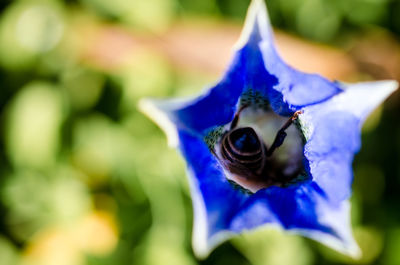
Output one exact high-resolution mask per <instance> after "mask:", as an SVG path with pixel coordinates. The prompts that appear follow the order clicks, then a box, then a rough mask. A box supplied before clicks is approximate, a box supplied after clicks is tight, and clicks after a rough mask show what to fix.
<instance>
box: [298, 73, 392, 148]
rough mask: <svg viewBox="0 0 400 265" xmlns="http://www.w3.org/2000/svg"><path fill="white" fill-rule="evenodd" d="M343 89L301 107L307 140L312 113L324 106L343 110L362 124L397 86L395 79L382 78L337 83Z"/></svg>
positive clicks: (312, 128) (334, 109) (310, 129)
mask: <svg viewBox="0 0 400 265" xmlns="http://www.w3.org/2000/svg"><path fill="white" fill-rule="evenodd" d="M339 85H340V86H341V88H342V89H343V90H344V91H343V92H342V93H340V94H338V95H336V96H333V97H332V98H330V99H329V100H327V101H325V102H323V103H319V104H316V105H310V106H307V107H305V108H304V109H303V113H302V114H301V115H299V122H300V123H301V124H302V128H303V133H304V135H305V137H306V140H308V139H309V138H310V137H311V135H312V134H313V132H314V126H313V122H312V118H313V113H314V112H317V113H318V111H319V110H320V109H321V107H323V108H324V111H330V110H332V111H345V112H349V113H351V114H353V115H355V116H356V117H357V118H358V119H360V127H361V126H362V124H363V122H364V121H365V119H366V118H367V117H368V115H369V114H370V113H371V112H372V111H373V110H374V109H375V108H377V107H378V106H379V105H380V104H381V103H382V102H383V101H385V99H386V98H388V97H389V96H390V94H392V93H393V92H394V91H396V89H397V88H398V86H399V83H398V82H397V81H395V80H382V81H374V82H361V83H355V84H347V83H339Z"/></svg>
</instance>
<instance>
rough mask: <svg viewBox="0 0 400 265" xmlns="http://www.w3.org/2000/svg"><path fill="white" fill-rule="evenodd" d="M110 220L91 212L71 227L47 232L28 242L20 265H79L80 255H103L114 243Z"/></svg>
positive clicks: (104, 215) (112, 221)
mask: <svg viewBox="0 0 400 265" xmlns="http://www.w3.org/2000/svg"><path fill="white" fill-rule="evenodd" d="M116 231H117V228H116V224H115V221H114V219H113V217H112V216H111V215H110V214H108V213H106V212H92V213H89V214H88V215H87V216H85V217H83V218H82V219H80V220H78V221H77V222H76V223H75V224H74V225H71V226H61V227H53V228H48V229H47V230H44V231H42V232H41V233H39V234H38V235H37V236H36V237H34V238H33V240H32V241H31V242H30V244H29V245H28V247H27V248H26V249H25V252H24V253H23V262H22V264H23V265H54V264H57V265H81V264H84V254H86V253H90V254H93V255H98V256H101V255H107V254H109V253H110V252H111V251H113V250H114V248H115V246H116V245H117V242H118V236H117V232H116Z"/></svg>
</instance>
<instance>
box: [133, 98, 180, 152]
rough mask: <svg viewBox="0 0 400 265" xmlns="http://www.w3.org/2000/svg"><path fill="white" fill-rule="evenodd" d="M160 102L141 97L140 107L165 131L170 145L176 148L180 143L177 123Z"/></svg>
mask: <svg viewBox="0 0 400 265" xmlns="http://www.w3.org/2000/svg"><path fill="white" fill-rule="evenodd" d="M160 102H161V101H160ZM160 102H157V101H156V100H150V99H141V100H140V101H139V104H138V108H139V110H140V111H141V112H142V113H144V114H145V115H146V116H148V117H149V118H150V119H151V120H153V121H154V122H155V123H156V124H157V125H158V126H159V127H160V128H161V129H162V130H163V131H164V133H165V134H166V136H167V140H168V146H170V147H175V148H176V147H178V143H179V139H178V131H177V129H176V126H175V124H173V123H172V121H171V120H170V119H169V117H168V115H167V114H166V112H165V111H164V110H163V108H162V107H161V106H160V105H161V103H160Z"/></svg>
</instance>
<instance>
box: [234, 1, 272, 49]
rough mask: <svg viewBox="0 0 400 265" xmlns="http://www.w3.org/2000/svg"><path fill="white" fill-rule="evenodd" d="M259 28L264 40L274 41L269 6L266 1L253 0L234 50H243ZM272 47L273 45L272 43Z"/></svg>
mask: <svg viewBox="0 0 400 265" xmlns="http://www.w3.org/2000/svg"><path fill="white" fill-rule="evenodd" d="M256 26H258V27H259V33H260V34H261V38H262V39H263V40H270V41H273V32H272V26H271V24H270V20H269V16H268V11H267V6H266V5H265V3H264V0H252V1H251V3H250V6H249V8H248V10H247V15H246V20H245V24H244V27H243V30H242V33H241V34H240V37H239V40H238V41H237V42H236V44H235V45H234V46H233V50H235V51H236V50H239V49H241V48H243V47H244V46H245V45H246V44H247V43H248V41H249V39H250V35H251V33H252V32H253V30H254V28H255V27H256ZM271 45H272V43H271Z"/></svg>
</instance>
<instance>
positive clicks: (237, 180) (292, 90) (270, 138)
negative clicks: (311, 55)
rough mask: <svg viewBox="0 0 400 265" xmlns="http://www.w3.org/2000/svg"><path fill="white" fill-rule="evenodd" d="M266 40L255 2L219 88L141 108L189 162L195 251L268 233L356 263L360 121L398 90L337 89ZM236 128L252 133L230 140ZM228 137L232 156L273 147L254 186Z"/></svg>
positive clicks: (374, 85)
mask: <svg viewBox="0 0 400 265" xmlns="http://www.w3.org/2000/svg"><path fill="white" fill-rule="evenodd" d="M272 33H273V32H272V29H271V26H270V23H269V19H268V15H267V12H266V8H265V5H264V2H263V1H262V0H253V1H252V3H251V6H250V8H249V11H248V17H247V20H246V24H245V28H244V30H243V33H242V36H241V38H240V40H239V42H238V44H237V45H236V49H235V53H234V57H233V60H232V62H231V65H230V66H229V68H228V70H227V72H226V73H225V75H224V76H223V78H222V79H221V80H220V81H219V82H218V83H217V84H216V85H214V86H213V87H211V88H210V89H208V90H206V91H205V92H204V93H203V94H201V95H200V96H198V97H195V98H192V99H182V100H166V101H161V100H158V101H157V100H143V101H141V103H140V107H141V109H142V110H143V111H144V112H145V113H147V114H148V115H149V116H150V117H151V118H153V119H154V120H155V121H156V122H157V123H158V124H159V125H160V127H162V128H163V129H164V130H165V132H166V133H167V136H168V140H169V143H170V145H172V146H176V147H178V148H179V150H180V151H181V153H182V155H183V157H184V158H185V160H186V162H187V168H188V174H189V177H190V184H191V193H192V198H193V199H192V200H193V208H194V232H193V247H194V250H195V252H196V254H197V255H198V256H206V255H208V253H209V252H210V251H211V250H212V249H213V248H214V247H215V246H217V245H218V244H219V243H221V242H222V241H224V240H226V239H227V238H229V237H231V236H232V235H235V234H238V233H241V232H244V231H246V230H250V229H255V228H257V227H260V226H264V225H269V226H274V227H279V228H282V229H285V230H287V231H289V232H292V233H296V234H301V235H303V236H306V237H309V238H312V239H314V240H316V241H319V242H321V243H323V244H325V245H327V246H330V247H332V248H334V249H336V250H338V251H340V252H342V253H345V254H348V255H352V256H357V255H359V248H358V246H357V244H356V242H355V240H354V239H353V236H352V232H351V225H350V217H349V215H350V204H349V201H348V199H349V197H350V195H351V184H352V167H351V165H352V160H353V157H354V154H355V153H356V152H357V151H358V150H359V149H360V130H361V125H362V123H363V121H364V120H365V118H366V117H367V115H368V114H369V113H370V112H371V111H372V110H373V109H374V108H375V107H377V105H379V104H380V103H381V102H382V101H383V100H384V99H385V98H386V97H387V96H389V95H390V94H391V93H392V92H393V91H394V90H395V89H396V88H397V83H396V82H395V81H379V82H367V83H358V84H344V83H339V82H331V81H329V80H327V79H325V78H323V77H321V76H319V75H316V74H306V73H302V72H300V71H297V70H295V69H293V68H291V67H290V66H288V65H286V64H285V63H284V62H283V61H282V60H281V58H280V57H279V55H278V54H277V52H276V50H275V47H274V44H273V35H272ZM295 113H296V114H295ZM294 114H295V115H294ZM293 115H294V116H293ZM290 117H292V119H291V121H290V122H289V123H288V126H287V127H288V128H285V129H284V130H283V131H284V133H281V134H279V133H278V131H279V130H280V128H281V127H282V125H283V124H284V123H285V121H286V120H288V118H290ZM233 120H235V121H233ZM236 122H238V123H239V124H238V125H235V123H236ZM231 127H232V128H231ZM236 127H237V128H249V127H251V128H254V130H255V133H254V134H249V133H248V132H247V133H245V134H240V135H239V136H235V135H233V136H232V133H231V132H232V131H233V130H235V129H236ZM236 134H238V133H236ZM283 134H284V135H283ZM286 134H287V136H286ZM227 135H231V136H232V137H231V136H229V137H231V138H233V140H232V139H230V138H229V139H230V140H232V141H233V145H234V147H237V148H238V149H241V148H245V147H246V146H247V148H248V149H251V148H253V145H254V146H258V145H259V146H263V144H261V142H262V143H265V149H262V150H263V151H262V152H263V154H264V155H263V159H264V157H265V156H266V154H267V153H268V150H270V151H271V150H272V149H274V148H272V146H273V145H274V144H273V142H274V139H275V138H276V139H278V140H277V141H275V144H277V147H278V148H276V150H275V151H274V150H272V152H274V153H273V154H269V156H268V157H267V158H265V159H264V160H263V161H264V162H263V163H262V167H259V166H258V168H260V170H262V172H261V171H260V172H261V173H260V172H259V173H257V174H255V175H257V176H259V178H257V177H255V178H253V177H249V176H248V175H247V174H246V172H244V173H243V174H242V173H241V172H238V171H235V170H234V169H233V168H232V167H230V166H229V163H228V162H229V161H228V162H227V158H226V154H225V153H223V152H225V151H224V150H225V149H224V148H225V145H224V143H225V140H224V139H227V138H226V137H228V136H227ZM257 135H259V136H257ZM282 135H283V136H282ZM285 136H286V137H285ZM246 137H247V138H246ZM223 142H224V143H223ZM231 144H232V143H231ZM280 144H282V145H281V146H279V145H280ZM226 145H228V147H226V148H231V147H230V146H229V144H226ZM268 148H269V149H268ZM227 152H228V151H227ZM260 152H261V151H260ZM224 154H225V156H224ZM231 162H232V161H231ZM232 163H234V162H232ZM235 163H236V162H235ZM246 170H247V169H246ZM250 171H251V170H249V172H250ZM251 172H253V173H254V171H251Z"/></svg>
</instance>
